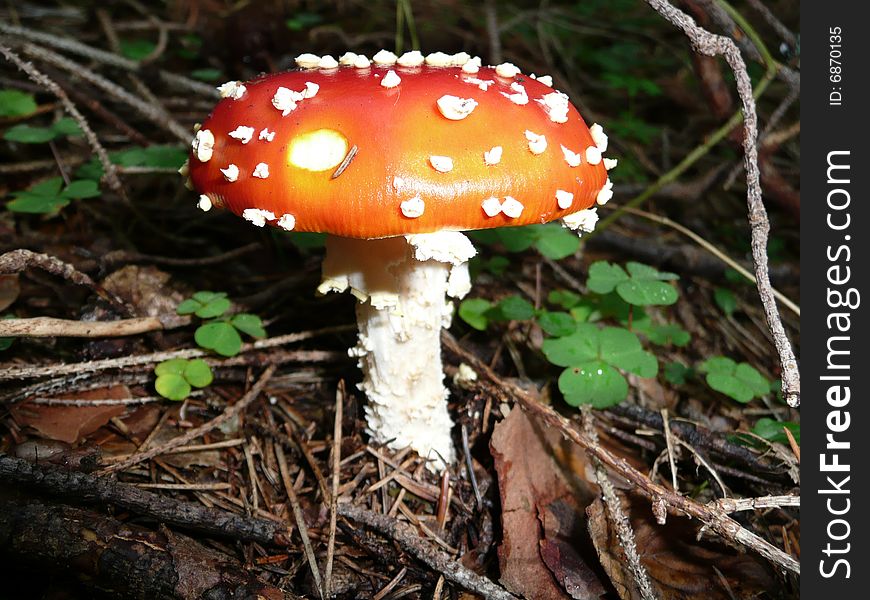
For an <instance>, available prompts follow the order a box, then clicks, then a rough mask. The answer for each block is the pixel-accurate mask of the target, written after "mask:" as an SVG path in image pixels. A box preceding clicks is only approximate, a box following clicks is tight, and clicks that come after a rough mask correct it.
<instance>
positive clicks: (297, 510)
mask: <svg viewBox="0 0 870 600" xmlns="http://www.w3.org/2000/svg"><path fill="white" fill-rule="evenodd" d="M273 446H274V448H275V457H276V458H277V459H278V470H279V471H280V472H281V481H283V482H284V489H285V490H287V499H288V500H290V507H291V508H292V509H293V518H294V519H295V520H296V527H297V528H298V529H299V536H300V537H301V538H302V546H303V547H304V548H305V558H306V559H307V560H308V567H309V568H310V569H311V576H312V577H313V578H314V584H315V585H316V586H317V592H318V593H319V594H320V597H321V598H325V596H324V595H323V582H322V581H321V580H320V569H318V568H317V558H316V557H315V556H314V548H312V547H311V538H309V537H308V527H307V526H306V525H305V515H304V514H302V507H301V506H300V505H299V498H297V497H296V491H295V490H294V489H293V480H292V479H291V478H290V471H289V470H288V469H287V458H286V457H285V456H284V450H283V448H281V445H280V444H273Z"/></svg>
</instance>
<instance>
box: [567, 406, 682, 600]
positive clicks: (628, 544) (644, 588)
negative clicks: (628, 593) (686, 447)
mask: <svg viewBox="0 0 870 600" xmlns="http://www.w3.org/2000/svg"><path fill="white" fill-rule="evenodd" d="M591 411H592V409H591V408H590V406H589V405H588V404H586V405H584V406H583V430H584V431H585V432H586V435H587V437H588V438H589V440H590V441H591V442H592V443H593V444H594V445H595V446H598V445H599V443H598V433H597V432H596V431H595V425H594V423H593V421H592V412H591ZM665 414H667V412H666V411H664V412H663V415H665ZM668 448H669V450H670V444H668ZM669 454H670V452H669ZM589 458H590V460H591V461H592V464H593V466H594V467H595V480H596V481H597V482H598V487H599V488H601V498H602V500H603V501H604V507H605V508H606V509H607V515H608V516H609V517H610V521H611V523H612V524H613V529H614V530H615V531H616V536H617V537H618V538H619V543H620V544H622V549H623V551H624V552H625V558H626V560H627V561H628V571H629V573H631V576H632V577H633V578H634V583H635V584H636V585H637V589H638V591H639V592H640V595H641V598H643V600H656V599H657V598H658V594H656V591H655V589H654V588H653V586H652V582H650V578H649V573H647V570H646V567H644V566H643V563H641V562H640V555H639V554H638V551H637V543H636V542H635V538H634V530H633V529H632V528H631V523H630V522H629V520H628V517H627V516H626V514H625V511H624V510H622V501H621V500H620V499H619V496H617V495H616V489H615V488H614V487H613V482H612V481H610V477H609V475H608V474H607V469H605V468H604V464H603V463H602V462H601V460H600V459H599V458H598V457H597V456H596V455H595V454H594V453H592V452H589ZM671 469H672V476H673V478H674V489H675V490H676V489H677V486H676V481H677V476H676V469H674V464H673V459H672V461H671Z"/></svg>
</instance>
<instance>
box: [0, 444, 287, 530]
mask: <svg viewBox="0 0 870 600" xmlns="http://www.w3.org/2000/svg"><path fill="white" fill-rule="evenodd" d="M0 482H2V483H3V485H4V486H5V485H13V484H17V485H21V486H26V487H29V488H33V489H36V490H39V491H40V492H44V493H48V494H51V495H53V496H58V497H61V498H63V499H64V500H70V499H73V498H74V499H76V500H81V501H83V502H88V503H91V502H99V503H108V504H113V505H115V506H118V507H120V508H123V509H124V510H129V511H131V512H134V513H136V514H138V515H145V516H148V517H151V518H153V519H156V520H157V521H159V522H161V523H165V524H167V525H175V526H178V527H183V528H185V529H190V530H194V531H199V532H201V533H204V534H206V535H212V536H219V537H229V538H232V539H237V540H244V541H255V542H258V543H260V544H268V545H276V546H284V545H287V544H288V543H289V535H290V532H289V531H288V530H287V528H285V527H282V526H281V525H280V524H278V523H275V522H273V521H269V520H266V519H257V518H255V517H242V516H239V515H235V514H233V513H229V512H226V511H223V510H218V509H215V508H207V507H205V506H202V505H200V504H196V503H193V502H185V501H182V500H177V499H175V498H172V497H169V496H164V495H161V494H155V493H153V492H148V491H145V490H142V489H140V488H138V487H135V486H132V485H129V484H126V483H121V482H118V481H114V480H112V479H109V478H105V477H95V476H93V475H87V474H84V473H79V472H77V471H69V470H67V469H63V468H59V467H51V466H46V465H38V464H32V463H29V462H27V461H25V460H22V459H20V458H12V457H9V456H0Z"/></svg>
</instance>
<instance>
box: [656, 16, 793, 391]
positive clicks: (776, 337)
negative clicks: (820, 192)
mask: <svg viewBox="0 0 870 600" xmlns="http://www.w3.org/2000/svg"><path fill="white" fill-rule="evenodd" d="M646 2H647V4H649V5H650V6H651V7H652V8H653V9H654V10H655V11H656V12H658V13H659V14H660V15H661V16H662V17H664V18H665V19H666V20H667V21H668V22H669V23H671V24H672V25H674V26H675V27H677V28H678V29H680V30H681V31H682V32H683V33H685V34H686V36H687V37H688V38H689V40H690V41H691V43H692V47H693V48H694V49H695V51H696V52H699V53H701V54H704V55H705V56H721V57H723V58H724V59H725V61H726V62H727V63H728V66H729V67H730V68H731V71H732V72H733V73H734V78H735V80H736V82H737V93H738V94H739V96H740V101H741V102H742V104H743V128H744V134H743V151H744V167H745V169H746V186H747V194H746V201H747V205H748V209H749V226H750V228H751V233H752V260H753V261H754V263H755V280H756V287H757V288H758V294H759V296H760V298H761V303H762V305H763V307H764V316H765V318H766V320H767V327H768V329H769V330H770V334H771V336H772V337H773V343H774V345H775V346H776V351H777V353H778V354H779V361H780V365H781V367H782V391H783V394H784V395H785V398H786V400H787V401H788V403H789V405H790V406H798V405H800V388H801V385H800V372H799V370H798V365H797V360H796V359H795V355H794V351H793V350H792V347H791V342H789V339H788V336H787V335H786V333H785V328H784V327H783V326H782V320H781V319H780V316H779V311H778V309H777V307H776V298H775V297H774V294H773V288H772V286H771V284H770V273H769V271H768V259H767V239H768V234H769V233H770V221H769V220H768V218H767V210H766V209H765V208H764V202H763V201H762V197H761V183H760V173H759V170H758V146H757V141H758V116H757V115H756V112H755V99H754V98H753V96H752V83H751V81H750V79H749V73H748V72H747V71H746V64H745V63H744V62H743V56H741V54H740V50H739V49H738V48H737V45H736V44H735V43H734V41H733V40H732V39H731V38H727V37H724V36H721V35H716V34H713V33H710V32H709V31H707V30H706V29H704V28H702V27H699V26H698V25H697V23H695V20H694V19H692V17H690V16H689V15H687V14H686V13H684V12H683V11H681V10H679V9H677V8H675V7H674V6H673V5H672V4H671V3H669V2H667V0H646Z"/></svg>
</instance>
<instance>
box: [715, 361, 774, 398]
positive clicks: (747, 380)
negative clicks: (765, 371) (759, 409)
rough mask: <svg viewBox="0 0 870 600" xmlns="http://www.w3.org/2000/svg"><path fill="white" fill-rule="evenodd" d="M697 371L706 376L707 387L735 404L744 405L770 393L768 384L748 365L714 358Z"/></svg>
mask: <svg viewBox="0 0 870 600" xmlns="http://www.w3.org/2000/svg"><path fill="white" fill-rule="evenodd" d="M699 369H700V371H701V372H703V373H705V374H706V380H707V385H709V386H710V387H711V388H713V389H714V390H716V391H717V392H720V393H722V394H725V395H726V396H728V397H729V398H732V399H733V400H736V401H737V402H741V403H743V404H746V403H748V402H751V401H752V400H753V399H754V398H759V397H761V396H764V395H765V394H768V393H770V382H769V381H768V380H767V379H766V378H765V377H764V375H762V374H761V373H759V372H758V371H757V370H756V369H755V368H754V367H753V366H752V365H750V364H749V363H745V362H742V363H737V362H735V361H733V360H732V359H730V358H728V357H726V356H714V357H712V358H709V359H707V360H705V361H704V362H703V363H701V365H700V366H699Z"/></svg>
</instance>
